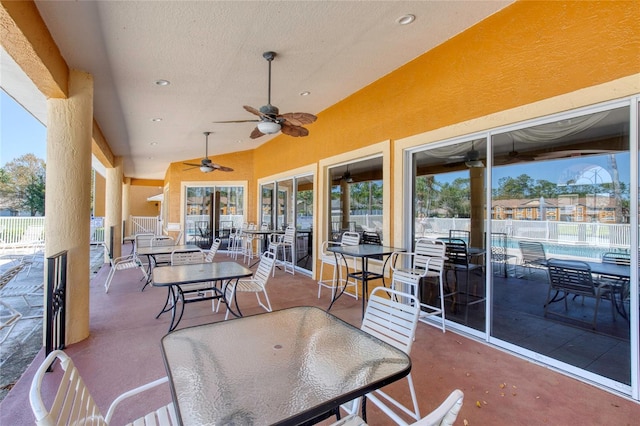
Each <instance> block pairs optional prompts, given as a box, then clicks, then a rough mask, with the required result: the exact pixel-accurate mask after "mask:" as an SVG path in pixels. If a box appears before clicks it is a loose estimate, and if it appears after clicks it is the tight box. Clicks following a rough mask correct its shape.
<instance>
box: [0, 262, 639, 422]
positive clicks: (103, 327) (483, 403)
mask: <svg viewBox="0 0 640 426" xmlns="http://www.w3.org/2000/svg"><path fill="white" fill-rule="evenodd" d="M216 260H217V261H219V260H228V256H227V254H226V253H218V255H217V256H216ZM108 269H109V266H108V264H106V265H105V266H104V267H102V268H101V269H100V270H99V271H98V273H97V274H96V275H95V276H94V277H93V278H92V280H91V283H90V293H91V306H90V308H91V330H92V333H91V336H90V338H88V339H85V340H83V341H82V342H79V343H75V344H72V345H69V346H68V347H67V348H66V349H65V351H66V352H67V353H68V354H69V355H70V356H71V357H72V359H73V360H74V362H75V363H76V365H77V367H78V368H79V370H80V372H81V374H82V375H83V377H84V379H85V381H86V383H87V386H88V387H89V389H90V390H91V391H92V394H93V396H94V397H95V399H96V402H97V404H98V406H100V407H101V409H103V410H106V407H107V406H108V405H109V404H110V403H111V402H112V401H113V399H114V398H115V397H116V396H117V395H119V394H120V393H122V392H123V391H125V390H127V389H130V388H133V387H135V386H138V385H140V384H142V383H146V382H149V381H151V380H154V379H156V378H159V377H161V376H163V375H165V374H166V372H165V368H164V365H163V361H162V355H161V350H160V339H161V338H162V336H164V335H165V334H166V332H167V326H168V322H169V318H168V316H167V315H164V316H161V317H160V318H159V319H155V316H156V313H157V312H158V310H159V308H160V307H161V306H162V304H163V303H164V300H165V297H166V293H165V289H164V288H153V287H148V288H147V289H146V290H145V291H144V292H141V291H140V288H141V287H142V283H141V282H140V274H139V272H138V271H135V270H131V271H123V272H120V273H118V274H116V276H115V279H114V282H113V284H112V286H111V289H110V292H109V293H108V294H105V292H104V280H105V279H106V277H107V274H108ZM317 289H318V287H317V283H316V281H314V280H312V279H310V278H307V277H305V276H302V275H300V274H298V275H295V276H292V275H290V274H286V273H284V272H282V271H277V272H276V276H275V278H274V279H273V280H272V281H270V283H269V286H268V291H269V296H270V299H271V302H272V305H273V308H274V309H283V308H287V307H292V306H318V307H320V308H323V309H326V308H327V306H328V305H329V292H327V291H325V292H324V293H323V295H322V297H321V298H320V299H318V298H317ZM240 303H241V306H242V308H243V311H244V313H245V315H252V314H256V313H259V312H262V308H260V307H259V306H258V305H257V303H256V302H255V298H253V297H243V298H242V299H240ZM210 306H211V305H210V303H208V302H204V303H195V304H190V305H189V306H188V307H187V309H186V311H185V316H184V318H183V320H182V322H181V323H180V326H179V327H180V328H182V327H188V326H190V325H197V324H204V323H209V322H215V321H222V320H223V318H224V312H219V313H212V311H211V308H210ZM360 309H361V305H360V302H359V301H356V300H355V299H353V298H350V297H343V298H340V299H339V300H338V302H336V304H335V305H334V307H333V308H332V309H331V312H332V313H333V314H335V315H337V316H338V317H340V318H341V319H343V320H345V321H347V322H350V323H352V324H354V325H356V326H359V324H360V313H361V310H360ZM221 344H223V342H221ZM43 359H44V353H43V350H41V351H40V353H39V354H38V355H37V356H36V358H35V360H34V362H33V364H32V365H31V366H30V367H29V368H28V369H27V370H26V372H25V374H24V375H23V376H22V378H21V379H20V380H19V381H18V382H17V383H16V385H15V386H14V387H13V389H12V390H11V392H10V393H9V394H8V396H7V397H6V398H5V399H4V401H2V403H0V423H1V424H11V425H29V424H33V416H32V414H31V409H30V407H29V402H28V390H29V386H30V384H31V379H32V376H33V374H34V371H35V369H36V368H37V366H38V365H39V364H40V363H41V362H42V360H43ZM411 360H412V374H413V377H414V381H415V386H416V392H417V395H418V401H419V406H420V410H421V413H422V414H423V415H424V414H426V413H428V412H429V411H430V410H432V409H433V408H435V407H436V406H437V405H438V404H439V403H440V402H441V400H443V399H444V398H445V397H446V395H448V394H449V392H450V391H451V390H453V389H455V388H459V389H461V390H462V391H463V392H464V394H465V397H464V398H465V400H464V405H463V407H462V411H461V413H460V415H459V416H458V421H457V424H469V425H481V424H514V425H517V424H522V425H524V424H527V425H530V424H619V425H624V424H631V419H633V418H634V416H637V413H638V406H637V404H636V403H635V402H633V401H632V400H630V399H626V398H623V397H619V396H616V395H613V394H611V393H608V392H605V391H603V390H600V389H598V388H597V387H595V386H591V385H589V384H586V383H584V382H582V381H579V380H576V379H573V378H571V377H567V376H566V375H563V374H560V373H558V372H555V371H553V370H551V369H549V368H546V367H544V366H541V365H537V364H535V363H533V362H531V361H527V360H524V359H522V358H519V357H517V356H513V355H512V354H509V353H507V352H505V351H503V350H499V349H496V348H494V347H491V346H488V345H486V344H482V343H479V342H477V341H474V340H472V339H470V338H467V337H465V336H463V335H461V334H458V333H455V332H452V331H447V332H446V333H442V332H441V331H440V330H439V329H437V328H435V327H431V326H429V325H427V324H423V323H421V324H419V326H418V330H417V333H416V341H415V343H414V345H413V349H412V352H411ZM402 385H403V384H402V383H401V384H400V386H397V387H394V385H391V386H389V389H390V394H391V395H393V396H395V397H397V398H399V400H401V401H403V402H405V403H410V397H409V395H408V393H407V392H406V389H405V386H402ZM45 389H48V391H49V392H51V389H49V388H46V387H45ZM170 398H171V396H170V393H169V388H168V386H166V385H164V387H162V388H160V389H158V390H157V391H153V392H152V393H148V394H146V395H145V396H144V397H141V398H140V397H138V398H136V399H135V400H133V401H132V404H131V405H126V406H123V407H122V409H123V412H126V413H127V414H132V415H135V413H139V414H142V413H145V412H148V411H149V410H150V409H153V408H155V407H157V406H160V405H163V404H166V403H167V402H169V401H170ZM123 420H124V419H122V418H114V422H115V424H119V423H120V422H122V421H123ZM368 421H369V424H371V425H388V424H393V423H392V422H391V421H390V420H389V419H388V418H387V417H386V416H385V415H384V414H382V413H381V412H380V411H378V410H377V409H376V408H375V407H374V406H370V407H369V409H368ZM325 422H326V423H330V422H329V421H325Z"/></svg>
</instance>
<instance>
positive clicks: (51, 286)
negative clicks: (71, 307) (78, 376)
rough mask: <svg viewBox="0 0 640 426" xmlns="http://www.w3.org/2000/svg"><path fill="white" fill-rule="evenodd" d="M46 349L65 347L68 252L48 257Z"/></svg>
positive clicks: (48, 350)
mask: <svg viewBox="0 0 640 426" xmlns="http://www.w3.org/2000/svg"><path fill="white" fill-rule="evenodd" d="M46 291H47V293H46V295H47V296H46V303H47V310H46V312H47V317H46V318H47V319H46V324H45V330H44V340H45V351H46V355H49V354H50V353H51V352H52V351H54V350H56V349H64V347H65V336H66V324H65V321H66V312H67V309H66V306H67V304H66V298H67V252H66V251H61V252H60V253H58V254H54V255H53V256H50V257H47V290H46Z"/></svg>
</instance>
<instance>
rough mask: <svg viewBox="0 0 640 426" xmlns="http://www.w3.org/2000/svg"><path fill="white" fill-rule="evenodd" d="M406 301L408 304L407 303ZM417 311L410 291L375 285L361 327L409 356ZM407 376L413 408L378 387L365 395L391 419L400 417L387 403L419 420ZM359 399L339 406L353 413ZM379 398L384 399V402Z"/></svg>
mask: <svg viewBox="0 0 640 426" xmlns="http://www.w3.org/2000/svg"><path fill="white" fill-rule="evenodd" d="M406 301H408V302H409V303H406ZM419 314H420V303H419V302H418V299H416V297H415V296H413V295H412V294H409V293H403V292H400V291H397V290H393V289H390V288H386V287H383V286H381V287H376V288H374V289H373V291H372V292H371V296H370V297H369V303H368V304H367V309H366V310H365V313H364V318H363V319H362V326H361V327H360V329H361V330H363V331H366V332H367V333H369V334H371V335H373V336H375V337H377V338H378V339H380V340H383V341H385V342H387V343H388V344H390V345H392V346H394V347H396V348H398V349H400V350H402V351H404V352H405V353H406V354H407V355H409V354H410V352H411V346H412V345H413V341H414V339H415V334H416V327H417V326H418V316H419ZM406 378H407V382H408V386H409V393H410V395H411V401H412V403H413V409H409V408H407V407H405V406H404V405H402V404H401V403H400V402H399V401H397V400H396V399H394V398H392V397H391V396H390V395H388V394H387V393H385V392H384V391H382V390H381V389H377V390H375V391H373V392H371V393H369V394H367V395H366V398H367V399H370V400H372V401H373V402H374V403H375V404H376V405H377V406H378V407H379V408H380V409H381V410H382V411H383V412H384V413H385V414H387V415H388V416H389V417H391V418H392V419H394V420H395V419H401V418H400V417H399V416H398V414H397V413H396V412H395V411H394V410H393V409H392V408H391V407H390V406H389V405H387V404H391V405H392V406H393V407H395V408H396V409H398V410H400V411H402V412H404V413H405V414H406V415H408V416H410V417H412V418H413V419H414V420H419V419H420V410H419V408H418V399H417V397H416V391H415V388H414V386H413V379H412V378H411V373H409V374H408V375H407V376H406ZM360 400H361V399H360V398H357V399H355V400H354V401H351V402H350V403H347V404H344V405H342V408H343V409H344V410H346V411H347V412H348V413H349V414H356V413H357V410H358V407H359V406H360ZM382 400H384V402H383V401H382Z"/></svg>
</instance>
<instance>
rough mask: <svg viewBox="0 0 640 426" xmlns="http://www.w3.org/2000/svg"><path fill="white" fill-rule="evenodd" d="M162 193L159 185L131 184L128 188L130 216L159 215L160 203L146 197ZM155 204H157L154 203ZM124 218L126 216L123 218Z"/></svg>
mask: <svg viewBox="0 0 640 426" xmlns="http://www.w3.org/2000/svg"><path fill="white" fill-rule="evenodd" d="M161 193H162V187H161V186H144V185H133V184H132V185H131V187H130V188H129V209H130V213H131V215H132V216H159V215H160V203H156V202H152V201H147V198H149V197H152V196H154V195H158V194H161ZM156 204H157V205H156ZM124 219H125V220H126V219H128V218H124Z"/></svg>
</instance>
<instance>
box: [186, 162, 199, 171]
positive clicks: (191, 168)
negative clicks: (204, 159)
mask: <svg viewBox="0 0 640 426" xmlns="http://www.w3.org/2000/svg"><path fill="white" fill-rule="evenodd" d="M189 165H190V166H192V165H193V164H189ZM199 167H200V166H194V167H189V168H187V169H182V171H183V172H186V171H188V170H193V169H197V168H199Z"/></svg>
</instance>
